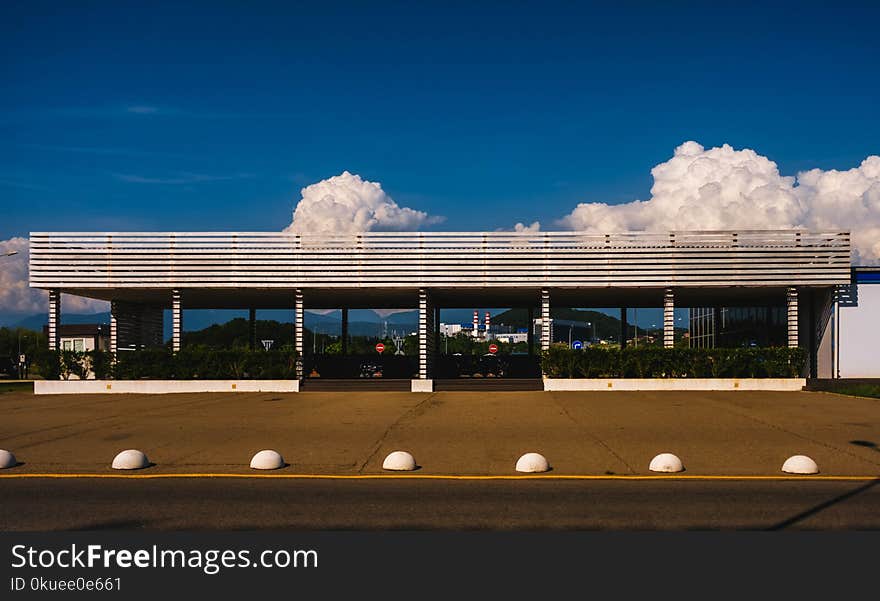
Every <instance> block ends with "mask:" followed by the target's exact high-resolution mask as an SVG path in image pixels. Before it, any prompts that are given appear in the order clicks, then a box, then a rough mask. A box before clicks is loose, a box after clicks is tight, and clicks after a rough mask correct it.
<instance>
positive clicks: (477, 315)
mask: <svg viewBox="0 0 880 601" xmlns="http://www.w3.org/2000/svg"><path fill="white" fill-rule="evenodd" d="M479 335H480V312H479V311H477V310H476V309H474V338H476V337H477V336H479Z"/></svg>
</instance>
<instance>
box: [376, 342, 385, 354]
mask: <svg viewBox="0 0 880 601" xmlns="http://www.w3.org/2000/svg"><path fill="white" fill-rule="evenodd" d="M376 352H377V353H384V352H385V345H384V344H382V343H381V342H380V343H378V344H377V345H376Z"/></svg>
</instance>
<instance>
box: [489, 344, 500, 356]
mask: <svg viewBox="0 0 880 601" xmlns="http://www.w3.org/2000/svg"><path fill="white" fill-rule="evenodd" d="M489 352H490V353H492V354H493V355H494V354H495V353H497V352H498V345H497V344H490V345H489Z"/></svg>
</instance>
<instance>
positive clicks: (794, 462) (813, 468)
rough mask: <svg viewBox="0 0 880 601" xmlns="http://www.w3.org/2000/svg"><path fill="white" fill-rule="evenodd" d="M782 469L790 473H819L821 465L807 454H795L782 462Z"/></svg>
mask: <svg viewBox="0 0 880 601" xmlns="http://www.w3.org/2000/svg"><path fill="white" fill-rule="evenodd" d="M782 471H783V472H786V473H788V474H818V473H819V466H818V465H816V462H815V461H813V460H812V459H810V458H809V457H807V456H806V455H793V456H791V457H789V458H788V459H786V460H785V463H783V464H782Z"/></svg>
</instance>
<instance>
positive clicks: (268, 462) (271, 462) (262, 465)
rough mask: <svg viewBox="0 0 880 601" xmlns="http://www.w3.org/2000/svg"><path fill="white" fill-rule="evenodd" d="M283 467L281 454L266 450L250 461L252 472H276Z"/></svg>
mask: <svg viewBox="0 0 880 601" xmlns="http://www.w3.org/2000/svg"><path fill="white" fill-rule="evenodd" d="M282 467H284V458H283V457H281V453H279V452H278V451H273V450H271V449H266V450H263V451H260V452H259V453H257V454H256V455H254V457H253V459H251V469H252V470H277V469H279V468H282Z"/></svg>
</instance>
